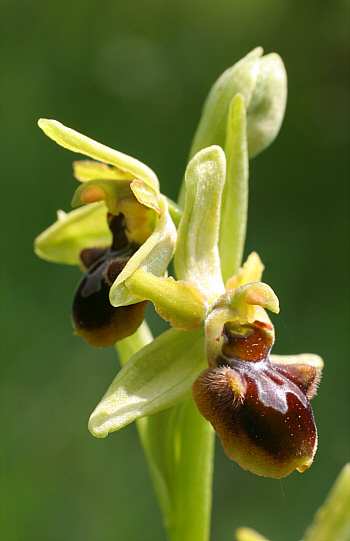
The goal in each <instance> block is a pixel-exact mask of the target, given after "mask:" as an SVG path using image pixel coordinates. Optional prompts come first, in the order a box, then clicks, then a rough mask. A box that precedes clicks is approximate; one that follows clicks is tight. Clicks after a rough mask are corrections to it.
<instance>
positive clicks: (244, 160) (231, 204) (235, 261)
mask: <svg viewBox="0 0 350 541" xmlns="http://www.w3.org/2000/svg"><path fill="white" fill-rule="evenodd" d="M225 154H226V159H227V171H226V183H225V187H224V192H223V197H222V206H221V223H220V239H219V250H220V260H221V271H222V277H223V279H224V282H226V281H227V279H228V278H230V276H233V275H235V274H236V273H237V272H238V269H239V267H240V265H241V264H242V257H243V250H244V242H245V235H246V229H247V214H248V167H249V166H248V147H247V132H246V111H245V105H244V98H243V96H242V95H241V94H237V95H236V96H235V97H234V99H233V100H232V102H231V104H230V109H229V113H228V117H227V130H226V142H225Z"/></svg>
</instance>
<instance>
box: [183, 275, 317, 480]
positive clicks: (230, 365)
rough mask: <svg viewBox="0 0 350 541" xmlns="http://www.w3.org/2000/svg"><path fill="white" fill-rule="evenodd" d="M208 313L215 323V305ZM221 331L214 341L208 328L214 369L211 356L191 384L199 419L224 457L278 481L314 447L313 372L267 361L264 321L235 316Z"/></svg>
mask: <svg viewBox="0 0 350 541" xmlns="http://www.w3.org/2000/svg"><path fill="white" fill-rule="evenodd" d="M250 286H251V284H250ZM244 287H246V286H244ZM248 287H249V286H248ZM240 289H242V288H238V289H237V290H236V291H238V290H240ZM248 296H249V293H248V294H247V295H246V297H245V298H246V299H248ZM250 297H251V294H250ZM212 314H213V315H212V320H213V321H215V319H216V318H217V315H215V307H214V310H213V313H212ZM265 316H266V313H265ZM208 319H209V327H210V317H209V318H208ZM215 326H216V327H217V319H216V321H215ZM221 329H222V331H221V335H219V336H217V337H216V338H215V332H216V333H217V330H216V331H215V332H213V329H209V330H208V329H207V340H208V336H209V337H210V338H211V339H212V340H215V341H216V344H215V345H214V351H216V360H215V364H214V362H213V358H212V359H211V362H210V368H208V369H207V370H205V371H204V372H202V373H201V374H200V375H199V377H198V378H197V379H196V381H195V382H194V384H193V386H192V392H193V397H194V400H195V402H196V404H197V407H198V409H199V411H200V413H201V414H202V415H203V416H204V417H205V418H206V419H207V420H208V421H210V423H211V424H212V426H213V428H214V429H215V431H216V433H217V434H218V436H219V437H220V439H221V442H222V445H223V447H224V450H225V452H226V454H227V455H228V457H229V458H231V459H232V460H235V461H236V462H237V463H238V464H239V465H240V466H241V467H242V468H244V469H246V470H249V471H251V472H253V473H256V474H257V475H262V476H264V477H274V478H277V479H279V478H281V477H285V476H287V475H289V474H290V473H291V472H292V471H293V470H294V469H297V470H298V471H300V472H303V471H305V470H306V469H307V468H309V467H310V466H311V464H312V461H313V457H314V455H315V452H316V448H317V431H316V425H315V421H314V417H313V412H312V409H311V406H310V402H309V400H310V399H311V398H312V397H313V396H314V394H315V392H316V387H317V383H318V381H319V379H320V370H319V369H318V368H317V367H316V366H314V365H312V364H307V363H305V358H304V359H303V361H304V362H300V361H299V359H298V357H294V358H293V360H286V359H285V358H283V357H277V356H276V357H274V358H273V360H272V359H271V360H270V358H269V353H270V350H271V347H272V345H273V342H274V328H273V325H272V323H271V322H270V321H269V319H268V318H267V316H266V317H262V318H261V320H259V319H257V320H255V321H253V322H247V321H243V322H242V318H240V317H237V318H236V319H233V320H229V321H225V322H223V325H222V326H221ZM218 342H219V343H220V350H221V351H220V353H218V349H217V343H218ZM208 350H209V349H208V344H207V352H208ZM207 355H208V353H207Z"/></svg>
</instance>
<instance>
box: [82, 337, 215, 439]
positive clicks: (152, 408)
mask: <svg viewBox="0 0 350 541" xmlns="http://www.w3.org/2000/svg"><path fill="white" fill-rule="evenodd" d="M206 364H207V363H206V360H205V357H204V331H203V328H199V329H195V330H191V331H182V330H179V329H170V330H169V331H166V332H165V333H163V334H162V335H161V336H159V337H158V338H156V339H155V340H153V342H151V343H150V344H149V345H147V346H146V347H144V348H143V349H142V350H140V351H139V352H138V353H136V354H135V355H134V356H133V357H132V359H130V361H129V362H128V363H127V364H126V365H125V366H124V367H123V368H122V370H121V371H120V372H119V374H118V375H117V377H116V378H115V380H114V381H113V383H112V385H111V386H110V388H109V389H108V391H107V393H106V394H105V396H104V397H103V399H102V401H101V402H100V404H99V405H98V406H97V408H96V409H95V411H94V412H93V413H92V415H91V417H90V421H89V429H90V431H91V433H92V434H93V435H94V436H96V437H98V438H104V437H106V436H107V435H108V434H109V433H110V432H114V431H115V430H119V429H120V428H122V427H123V426H126V425H127V424H129V423H131V422H132V421H134V420H135V419H138V418H140V417H143V416H145V415H151V414H153V413H156V412H158V411H161V410H163V409H166V408H169V407H171V406H174V405H175V404H178V403H179V402H181V401H182V400H184V399H185V398H187V397H188V396H189V395H190V392H191V385H192V383H193V381H194V379H195V378H196V377H197V376H198V375H199V373H200V372H201V371H202V370H203V369H204V368H205V366H206Z"/></svg>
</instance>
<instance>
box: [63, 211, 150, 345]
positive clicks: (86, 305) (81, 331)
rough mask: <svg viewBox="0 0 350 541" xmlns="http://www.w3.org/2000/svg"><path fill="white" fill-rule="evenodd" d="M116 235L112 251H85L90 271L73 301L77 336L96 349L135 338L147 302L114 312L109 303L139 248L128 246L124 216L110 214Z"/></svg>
mask: <svg viewBox="0 0 350 541" xmlns="http://www.w3.org/2000/svg"><path fill="white" fill-rule="evenodd" d="M108 224H109V227H110V230H111V232H112V235H113V242H112V245H111V246H110V247H109V248H86V249H85V250H83V251H82V252H81V254H80V258H81V261H82V264H83V266H84V267H85V268H86V269H87V272H86V274H85V275H84V276H83V278H82V279H81V281H80V283H79V285H78V288H77V290H76V292H75V296H74V300H73V312H72V317H73V326H74V329H75V334H78V335H80V336H82V337H83V338H85V340H86V341H87V342H89V344H91V345H93V346H95V347H103V348H105V347H108V346H112V345H114V344H115V343H116V342H117V341H118V340H122V339H123V338H126V337H127V336H130V335H131V334H133V333H134V332H135V331H136V330H137V329H138V327H139V326H140V325H141V323H142V321H143V319H144V315H145V309H146V305H147V301H145V302H140V303H136V304H131V305H128V306H120V307H118V308H115V307H114V306H112V305H111V303H110V300H109V290H110V287H111V286H112V284H113V283H114V281H115V279H116V278H117V276H119V274H120V273H121V271H122V270H123V268H124V267H125V265H126V264H127V262H128V261H129V259H130V258H131V257H132V256H133V255H134V253H135V252H136V251H137V250H138V248H139V246H138V245H137V244H135V243H129V241H128V238H127V236H126V234H125V219H124V216H123V215H122V214H119V215H117V216H114V215H113V214H108Z"/></svg>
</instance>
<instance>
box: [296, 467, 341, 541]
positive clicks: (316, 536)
mask: <svg viewBox="0 0 350 541" xmlns="http://www.w3.org/2000/svg"><path fill="white" fill-rule="evenodd" d="M349 539H350V463H349V464H346V466H344V468H343V469H342V471H341V472H340V474H339V475H338V477H337V479H336V481H335V483H334V485H333V487H332V489H331V491H330V493H329V495H328V496H327V499H326V501H325V502H324V504H323V505H322V506H321V507H320V509H319V510H318V511H317V513H316V515H315V518H314V521H313V523H312V524H311V526H309V528H308V529H307V530H306V532H305V534H304V536H303V541H348V540H349Z"/></svg>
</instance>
